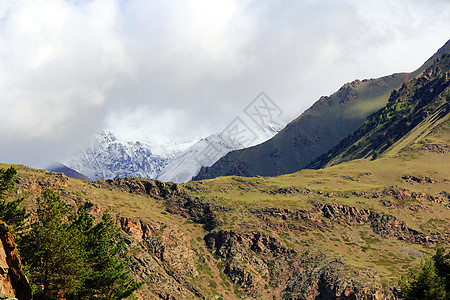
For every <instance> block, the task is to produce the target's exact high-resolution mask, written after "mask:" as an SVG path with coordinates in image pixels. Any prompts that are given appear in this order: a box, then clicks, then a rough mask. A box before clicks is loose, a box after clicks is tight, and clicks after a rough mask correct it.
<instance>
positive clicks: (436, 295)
mask: <svg viewBox="0 0 450 300" xmlns="http://www.w3.org/2000/svg"><path fill="white" fill-rule="evenodd" d="M448 267H449V265H448V257H447V261H446V260H445V255H443V250H440V248H439V247H438V248H437V251H436V254H435V255H434V256H433V257H432V258H429V259H427V260H425V262H423V263H422V265H421V267H420V269H419V270H418V271H416V272H411V273H410V274H409V276H406V277H405V276H404V277H403V278H402V280H401V282H400V286H401V293H400V296H401V297H402V298H403V299H407V300H446V299H449V297H448V296H450V294H448V288H449V287H448V286H446V277H448V276H449V274H448V273H445V272H446V271H445V270H447V271H448V269H445V268H448Z"/></svg>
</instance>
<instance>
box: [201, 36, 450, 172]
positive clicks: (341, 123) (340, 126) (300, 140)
mask: <svg viewBox="0 0 450 300" xmlns="http://www.w3.org/2000/svg"><path fill="white" fill-rule="evenodd" d="M448 51H450V40H449V41H447V42H446V43H445V44H444V46H442V47H441V48H440V49H439V50H438V51H437V52H436V53H435V54H434V55H433V56H432V57H430V58H429V59H428V60H427V61H426V62H425V63H424V64H423V65H422V66H421V67H419V68H418V69H417V70H416V71H414V72H411V73H396V74H393V75H389V76H384V77H380V78H378V79H365V80H362V81H361V80H355V81H352V82H350V83H346V84H344V85H343V86H342V87H341V88H340V89H339V90H338V91H337V92H335V93H334V94H332V95H330V96H322V97H320V98H319V100H318V101H316V102H315V103H314V104H313V105H312V106H311V107H310V108H309V109H308V110H306V111H305V112H304V113H303V114H302V115H300V116H299V117H298V118H296V119H295V120H294V121H292V122H291V123H289V124H288V125H287V126H286V128H285V129H284V130H282V131H281V132H280V133H278V134H277V135H275V136H274V137H273V138H272V139H270V140H268V141H266V142H264V143H263V144H261V145H258V146H255V147H250V148H247V149H243V150H237V151H232V152H230V153H229V154H227V155H226V156H224V157H223V158H221V159H220V160H218V161H217V162H216V163H215V164H214V165H213V166H211V167H204V168H202V169H201V170H200V172H199V174H198V175H197V176H195V177H194V178H193V180H202V179H208V178H214V177H217V176H228V175H241V176H255V175H262V176H275V175H280V174H286V173H292V172H295V171H298V170H300V169H302V168H305V167H307V166H308V165H309V164H310V163H312V161H314V160H315V159H317V158H318V157H319V156H320V155H323V154H325V153H326V152H327V151H329V150H330V149H331V148H332V147H333V146H335V145H337V144H338V143H339V142H340V141H341V140H342V139H344V138H345V137H346V136H348V135H350V134H352V133H353V132H354V131H355V130H356V129H357V128H358V127H359V125H361V124H362V123H363V122H364V121H365V119H366V117H368V116H369V115H370V114H372V113H374V112H376V111H377V110H378V109H381V108H382V107H384V106H385V105H386V103H387V102H388V99H389V96H390V94H391V91H393V90H394V89H396V88H399V87H401V85H402V84H403V83H405V82H408V81H410V80H412V79H414V78H415V77H417V76H419V75H420V74H421V73H422V72H423V71H424V70H425V69H426V68H428V67H429V66H430V65H431V64H432V63H433V62H434V61H435V60H436V59H437V58H438V57H439V56H440V55H441V54H442V53H445V52H448Z"/></svg>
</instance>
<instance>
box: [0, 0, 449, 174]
mask: <svg viewBox="0 0 450 300" xmlns="http://www.w3.org/2000/svg"><path fill="white" fill-rule="evenodd" d="M449 33H450V1H447V0H435V1H422V0H399V1H391V0H369V1H360V0H335V1H334V0H305V1H300V0H297V1H289V0H276V1H275V0H273V1H270V0H255V1H252V0H242V1H237V0H236V1H235V0H226V1H222V0H217V1H216V0H197V1H188V0H186V1H176V0H164V1H162V0H161V1H158V0H0V162H5V163H23V164H27V165H29V166H33V167H45V166H47V165H48V164H49V163H50V162H52V161H56V160H60V159H62V158H65V157H67V156H68V155H69V154H70V153H72V152H74V151H75V150H77V149H79V148H80V147H81V146H83V145H84V144H85V143H86V142H87V141H88V140H89V138H90V137H91V136H92V134H94V133H95V132H98V131H99V130H101V129H104V128H112V129H114V128H122V129H124V128H127V130H130V131H133V130H135V131H139V132H144V133H145V134H146V135H149V136H152V135H155V136H192V137H194V136H200V135H205V134H208V133H213V132H215V131H221V129H222V128H224V127H225V126H226V125H227V124H228V123H229V122H230V121H231V120H232V119H233V118H234V117H235V116H237V115H239V114H240V113H241V112H242V110H243V109H244V108H245V106H246V105H247V104H248V103H249V102H251V101H252V100H253V99H254V98H255V97H256V96H257V95H258V94H259V93H260V92H261V91H264V92H265V93H266V94H267V95H269V96H270V97H271V98H272V99H273V100H274V101H275V102H276V103H277V104H278V106H279V107H280V108H281V109H282V110H283V111H284V114H283V116H282V117H283V118H284V119H285V121H289V120H290V119H293V118H295V117H296V116H298V115H299V114H300V113H301V112H302V111H304V110H305V109H306V108H308V107H309V106H310V105H311V104H312V103H313V102H314V101H316V100H317V99H318V98H319V97H320V96H321V95H328V94H331V93H333V92H334V91H335V90H337V89H338V88H339V87H340V86H341V85H342V84H344V83H345V82H348V81H352V80H354V79H364V78H372V77H379V76H383V75H388V74H391V73H395V72H403V71H413V70H414V69H416V68H417V67H419V66H420V65H421V64H422V63H423V62H424V61H425V60H426V59H427V58H429V57H430V56H431V55H432V54H433V53H434V52H435V51H436V50H437V49H438V48H439V47H441V46H442V45H443V44H444V43H445V42H446V41H447V40H448V39H449V38H450V35H449Z"/></svg>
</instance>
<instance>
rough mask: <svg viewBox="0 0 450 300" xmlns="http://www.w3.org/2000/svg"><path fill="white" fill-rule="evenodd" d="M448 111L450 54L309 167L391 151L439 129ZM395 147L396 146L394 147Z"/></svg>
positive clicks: (396, 94)
mask: <svg viewBox="0 0 450 300" xmlns="http://www.w3.org/2000/svg"><path fill="white" fill-rule="evenodd" d="M449 111H450V53H444V54H443V55H442V56H441V57H440V58H438V59H437V60H436V61H435V63H433V64H432V65H431V66H430V67H428V68H427V69H426V70H425V71H424V73H423V74H422V75H421V76H420V77H419V78H417V79H415V80H412V81H411V82H409V83H408V84H404V85H403V86H402V87H401V88H400V89H399V90H395V91H393V92H392V94H391V96H390V98H389V102H388V104H387V106H386V107H384V108H383V109H381V110H379V111H378V112H376V113H374V114H372V115H371V116H370V117H369V118H368V120H367V121H366V122H364V124H362V125H361V126H360V127H359V128H358V130H356V131H355V133H353V134H352V135H351V136H349V137H347V138H345V139H344V140H342V141H341V142H340V143H339V144H338V145H337V146H335V147H334V148H333V149H331V150H330V151H329V152H328V153H327V154H325V155H323V156H321V157H319V158H318V159H317V160H316V161H315V162H314V163H312V164H311V165H310V167H313V168H321V167H324V166H331V165H335V164H338V163H341V162H343V161H349V160H352V159H357V158H363V157H366V158H367V157H373V158H376V157H377V156H378V155H380V154H383V153H388V152H391V151H394V153H396V152H398V148H399V147H398V145H399V146H405V141H400V140H407V141H408V142H410V143H411V142H413V141H417V140H418V139H422V138H423V136H424V134H426V133H427V132H429V131H431V130H433V129H434V128H436V127H440V126H442V123H443V122H444V123H445V122H446V121H447V120H448V118H449ZM395 143H398V145H397V146H396V145H394V144H395Z"/></svg>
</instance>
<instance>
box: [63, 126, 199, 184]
mask: <svg viewBox="0 0 450 300" xmlns="http://www.w3.org/2000/svg"><path fill="white" fill-rule="evenodd" d="M197 141H198V140H183V139H179V140H176V139H170V140H166V141H160V140H155V139H150V138H141V140H130V139H129V138H123V137H121V136H120V135H119V134H117V133H113V132H110V131H104V132H101V133H99V134H97V135H95V136H94V138H93V140H92V141H91V143H90V144H89V145H88V146H87V147H86V148H84V149H82V150H81V151H79V152H78V153H76V154H74V155H73V156H72V157H70V158H68V159H66V160H64V161H63V164H65V165H66V166H68V167H70V168H72V169H74V170H76V171H78V172H80V173H82V174H84V175H86V176H88V177H89V178H91V179H93V180H100V179H111V178H118V177H125V176H137V177H147V178H156V177H157V176H158V174H159V173H160V172H161V170H162V169H163V168H164V166H165V165H166V164H167V163H168V162H169V161H170V160H171V159H172V158H174V157H175V156H176V155H177V154H179V153H181V152H182V151H184V150H186V149H187V148H189V147H190V146H191V145H192V144H194V143H196V142H197Z"/></svg>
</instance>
